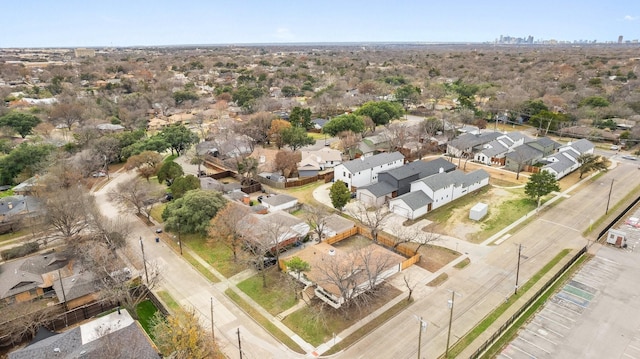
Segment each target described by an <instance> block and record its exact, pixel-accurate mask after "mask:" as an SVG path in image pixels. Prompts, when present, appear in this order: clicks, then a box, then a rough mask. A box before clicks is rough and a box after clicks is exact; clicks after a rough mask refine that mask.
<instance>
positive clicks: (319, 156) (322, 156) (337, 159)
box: [300, 147, 342, 170]
mask: <svg viewBox="0 0 640 359" xmlns="http://www.w3.org/2000/svg"><path fill="white" fill-rule="evenodd" d="M300 154H301V158H302V160H303V161H304V159H305V158H309V157H310V158H312V159H313V160H315V162H316V163H318V165H319V166H320V169H321V170H325V169H327V168H332V167H335V166H337V165H339V164H341V163H342V152H340V151H338V150H334V149H333V148H328V147H323V148H321V149H319V150H314V151H305V150H302V151H300Z"/></svg>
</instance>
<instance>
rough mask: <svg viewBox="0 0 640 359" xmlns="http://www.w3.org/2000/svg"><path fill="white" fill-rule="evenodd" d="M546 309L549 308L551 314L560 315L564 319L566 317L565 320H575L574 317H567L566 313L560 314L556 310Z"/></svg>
mask: <svg viewBox="0 0 640 359" xmlns="http://www.w3.org/2000/svg"><path fill="white" fill-rule="evenodd" d="M548 310H549V311H550V312H551V313H553V314H555V315H557V316H559V317H561V318H564V319H566V320H570V321H572V322H575V321H576V320H575V319H572V318H569V317H567V316H566V315H562V314H560V313H558V312H556V311H554V310H551V309H548Z"/></svg>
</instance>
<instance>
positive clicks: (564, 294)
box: [556, 291, 589, 308]
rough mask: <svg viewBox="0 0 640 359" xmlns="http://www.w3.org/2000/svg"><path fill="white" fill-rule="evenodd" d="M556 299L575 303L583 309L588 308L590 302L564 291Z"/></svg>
mask: <svg viewBox="0 0 640 359" xmlns="http://www.w3.org/2000/svg"><path fill="white" fill-rule="evenodd" d="M556 297H557V298H560V299H564V300H568V301H570V302H571V303H574V304H575V305H579V306H581V307H582V308H586V307H587V305H589V301H588V300H585V299H583V298H580V297H576V296H575V295H573V294H571V293H569V292H565V291H562V292H560V293H558V294H556ZM580 299H582V300H580Z"/></svg>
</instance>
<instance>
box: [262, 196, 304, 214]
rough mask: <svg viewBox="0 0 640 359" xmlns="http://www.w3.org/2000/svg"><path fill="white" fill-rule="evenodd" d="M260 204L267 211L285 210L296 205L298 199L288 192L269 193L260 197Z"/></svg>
mask: <svg viewBox="0 0 640 359" xmlns="http://www.w3.org/2000/svg"><path fill="white" fill-rule="evenodd" d="M262 205H263V206H265V207H267V209H268V210H269V212H274V211H286V210H288V209H291V208H293V207H295V206H297V205H298V199H297V198H296V197H293V196H289V195H288V194H284V193H280V194H271V195H269V196H265V197H263V198H262Z"/></svg>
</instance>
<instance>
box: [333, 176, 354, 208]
mask: <svg viewBox="0 0 640 359" xmlns="http://www.w3.org/2000/svg"><path fill="white" fill-rule="evenodd" d="M329 198H331V204H332V205H333V208H336V209H339V210H342V208H344V206H346V205H347V203H349V199H350V198H351V193H350V192H349V189H348V188H347V184H346V183H344V182H342V181H340V180H338V181H336V182H335V183H334V184H333V185H331V188H330V189H329Z"/></svg>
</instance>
